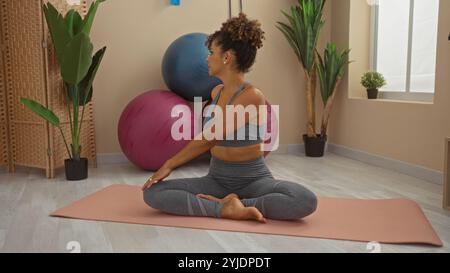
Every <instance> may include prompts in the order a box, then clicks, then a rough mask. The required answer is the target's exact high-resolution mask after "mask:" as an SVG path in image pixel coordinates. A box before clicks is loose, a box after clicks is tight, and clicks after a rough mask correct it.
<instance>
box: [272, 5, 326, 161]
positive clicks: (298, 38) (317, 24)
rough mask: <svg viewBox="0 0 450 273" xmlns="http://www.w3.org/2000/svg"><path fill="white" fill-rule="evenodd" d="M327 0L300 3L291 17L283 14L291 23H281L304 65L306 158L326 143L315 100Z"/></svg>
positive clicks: (283, 30)
mask: <svg viewBox="0 0 450 273" xmlns="http://www.w3.org/2000/svg"><path fill="white" fill-rule="evenodd" d="M325 2H326V0H298V5H296V6H292V7H291V14H290V15H289V14H287V13H286V12H284V11H281V12H282V13H283V14H284V16H286V17H287V19H288V21H289V22H288V23H287V24H286V23H282V22H277V24H278V25H277V28H278V29H279V30H280V31H281V32H282V33H283V34H284V36H285V37H286V39H287V41H288V42H289V44H290V45H291V47H292V49H293V50H294V52H295V54H296V55H297V58H298V60H299V62H300V63H301V64H302V66H303V70H304V77H305V84H306V88H305V89H306V111H307V133H306V134H305V135H303V140H304V143H305V151H306V156H314V154H311V153H310V151H312V150H314V148H313V147H311V146H316V143H317V142H319V143H320V142H323V139H321V138H322V137H321V135H320V134H316V114H315V106H314V104H315V97H316V95H315V94H316V85H317V67H316V47H317V42H318V39H319V34H320V30H321V29H322V27H323V25H324V23H325V22H324V21H323V20H322V15H323V8H324V5H325Z"/></svg>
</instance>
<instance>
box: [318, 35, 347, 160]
mask: <svg viewBox="0 0 450 273" xmlns="http://www.w3.org/2000/svg"><path fill="white" fill-rule="evenodd" d="M349 53H350V50H349V49H345V50H343V51H342V52H340V53H338V52H337V50H336V45H335V44H334V43H328V44H327V47H326V48H325V52H324V54H323V58H322V57H321V56H320V54H319V53H317V58H318V64H317V74H318V75H319V84H320V94H321V96H322V102H323V105H324V111H323V115H322V126H321V129H320V135H321V139H324V142H321V143H320V145H316V146H315V148H316V149H315V150H313V151H311V153H313V154H314V155H315V156H317V157H321V156H323V153H324V149H325V143H326V141H327V128H328V121H329V118H330V114H331V109H332V107H333V102H334V97H335V95H336V93H337V89H338V86H339V83H340V82H341V79H342V76H343V75H344V72H345V70H344V68H345V66H346V65H347V64H349V63H350V62H349V61H348V56H349Z"/></svg>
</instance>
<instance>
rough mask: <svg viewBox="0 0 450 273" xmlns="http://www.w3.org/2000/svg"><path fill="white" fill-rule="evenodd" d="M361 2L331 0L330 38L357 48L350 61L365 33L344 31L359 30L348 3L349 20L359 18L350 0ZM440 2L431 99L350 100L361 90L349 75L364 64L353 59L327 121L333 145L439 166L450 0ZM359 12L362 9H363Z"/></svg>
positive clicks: (445, 117) (446, 111)
mask: <svg viewBox="0 0 450 273" xmlns="http://www.w3.org/2000/svg"><path fill="white" fill-rule="evenodd" d="M359 1H361V2H365V1H363V0H339V1H333V5H332V10H333V15H332V22H333V23H332V36H331V37H332V40H334V41H336V42H337V43H338V45H339V46H340V47H341V48H344V47H350V48H352V50H354V51H355V53H354V54H353V55H352V56H353V57H350V59H351V60H355V58H354V56H355V54H356V55H358V54H359V53H361V50H362V49H361V47H362V46H364V47H365V46H367V40H366V38H365V37H360V39H358V38H357V36H356V35H355V36H352V33H350V34H349V31H348V30H349V26H350V25H351V26H352V27H351V29H355V28H356V29H357V28H358V22H353V21H350V16H349V15H350V3H352V16H351V18H352V20H356V19H357V18H358V17H359V18H361V16H359V15H358V14H357V13H356V15H354V16H353V14H354V13H355V10H353V3H355V2H359ZM440 3H441V4H440V14H439V30H438V31H439V33H438V49H437V69H436V70H437V72H436V93H435V98H434V102H433V103H409V102H398V101H387V100H386V101H382V100H375V101H374V100H367V99H362V98H352V97H353V96H351V94H354V95H357V94H363V91H364V90H363V89H362V87H360V86H358V85H355V84H354V83H355V81H356V80H354V79H353V77H360V75H361V74H360V73H361V72H362V71H357V69H355V68H358V67H360V68H364V66H365V65H367V64H368V60H367V59H365V58H363V59H360V60H358V59H356V60H355V61H357V62H359V63H352V64H350V66H354V67H353V68H352V69H353V70H350V71H351V72H350V74H351V77H350V78H351V80H349V78H348V75H349V73H347V78H346V79H345V80H344V81H343V82H342V85H341V88H340V90H339V92H340V93H339V95H338V96H337V101H336V105H335V109H334V112H333V117H332V119H331V125H330V142H331V143H334V144H338V145H343V146H346V147H349V148H353V149H357V150H362V151H365V152H368V153H371V154H376V155H379V156H382V157H388V158H392V159H397V160H401V161H405V162H409V163H412V164H416V165H421V166H424V167H426V168H430V169H433V170H438V171H442V170H443V165H444V164H443V159H444V138H445V137H446V136H450V118H449V117H450V107H449V106H450V105H449V104H450V92H449V89H450V88H449V86H450V77H449V76H448V73H449V71H450V43H449V41H448V40H447V37H448V31H449V28H450V17H449V16H448V15H447V11H448V10H450V1H445V0H444V1H440ZM359 4H360V3H359ZM355 6H358V3H356V5H355ZM359 6H361V5H359ZM356 12H357V11H356ZM362 12H363V13H366V10H363V11H362ZM363 25H364V23H363ZM359 27H360V26H359ZM358 41H360V43H361V44H358ZM355 73H356V75H355ZM352 84H353V85H352ZM356 89H357V90H356Z"/></svg>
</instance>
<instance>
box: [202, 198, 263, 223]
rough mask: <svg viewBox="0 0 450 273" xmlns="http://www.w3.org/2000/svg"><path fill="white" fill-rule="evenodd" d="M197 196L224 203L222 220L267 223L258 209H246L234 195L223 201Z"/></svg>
mask: <svg viewBox="0 0 450 273" xmlns="http://www.w3.org/2000/svg"><path fill="white" fill-rule="evenodd" d="M197 196H198V197H200V198H204V199H208V200H211V201H216V202H220V203H222V204H223V207H222V210H221V212H220V216H221V217H222V218H226V219H233V220H256V221H259V222H261V223H266V218H264V216H263V215H262V213H261V212H260V211H259V210H258V209H257V208H255V207H245V206H244V204H242V202H241V200H239V197H238V196H237V195H236V194H234V193H232V194H229V195H227V196H225V197H224V198H222V199H219V198H217V197H214V196H211V195H205V194H198V195H197Z"/></svg>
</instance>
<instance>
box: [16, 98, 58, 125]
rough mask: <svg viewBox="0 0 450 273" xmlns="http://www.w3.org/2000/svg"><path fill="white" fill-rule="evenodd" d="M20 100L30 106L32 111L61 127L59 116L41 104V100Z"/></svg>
mask: <svg viewBox="0 0 450 273" xmlns="http://www.w3.org/2000/svg"><path fill="white" fill-rule="evenodd" d="M20 102H21V103H22V104H24V105H25V106H26V107H28V108H29V109H30V110H31V111H33V112H34V113H36V114H37V115H39V116H40V117H42V118H43V119H45V120H46V121H48V122H50V123H51V124H53V125H54V126H56V127H59V124H60V123H59V118H58V117H57V116H56V115H55V113H53V112H52V111H50V110H49V109H48V108H46V107H45V106H43V105H42V104H40V103H39V102H36V101H34V100H30V99H25V98H21V99H20Z"/></svg>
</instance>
